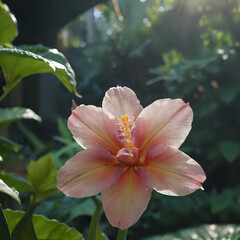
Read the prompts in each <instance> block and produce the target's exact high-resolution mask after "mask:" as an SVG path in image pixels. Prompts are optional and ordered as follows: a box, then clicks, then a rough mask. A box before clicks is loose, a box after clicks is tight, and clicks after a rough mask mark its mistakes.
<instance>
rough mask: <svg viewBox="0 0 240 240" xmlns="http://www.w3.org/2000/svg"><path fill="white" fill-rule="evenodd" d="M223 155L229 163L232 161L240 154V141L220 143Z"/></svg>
mask: <svg viewBox="0 0 240 240" xmlns="http://www.w3.org/2000/svg"><path fill="white" fill-rule="evenodd" d="M220 150H221V153H222V155H223V156H224V157H225V158H226V159H227V161H228V162H229V163H232V162H233V161H234V160H235V159H236V157H237V156H238V155H239V154H240V143H239V142H230V141H224V142H222V143H221V145H220Z"/></svg>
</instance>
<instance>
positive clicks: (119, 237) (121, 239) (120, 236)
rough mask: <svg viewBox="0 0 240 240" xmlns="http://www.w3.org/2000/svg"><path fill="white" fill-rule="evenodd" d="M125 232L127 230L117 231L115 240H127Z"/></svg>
mask: <svg viewBox="0 0 240 240" xmlns="http://www.w3.org/2000/svg"><path fill="white" fill-rule="evenodd" d="M127 231H128V229H124V230H121V229H119V230H118V235H117V240H126V239H127Z"/></svg>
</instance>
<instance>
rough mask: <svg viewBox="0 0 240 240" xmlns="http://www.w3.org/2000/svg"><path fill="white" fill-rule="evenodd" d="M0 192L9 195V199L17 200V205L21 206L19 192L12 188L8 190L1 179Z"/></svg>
mask: <svg viewBox="0 0 240 240" xmlns="http://www.w3.org/2000/svg"><path fill="white" fill-rule="evenodd" d="M0 192H3V193H5V194H7V195H9V196H10V197H12V198H14V199H15V200H17V201H18V203H19V204H21V200H20V198H19V192H18V191H17V190H15V189H14V188H10V187H9V186H8V185H7V184H6V183H5V182H4V181H3V180H2V179H0Z"/></svg>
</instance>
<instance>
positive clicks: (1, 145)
mask: <svg viewBox="0 0 240 240" xmlns="http://www.w3.org/2000/svg"><path fill="white" fill-rule="evenodd" d="M20 148H21V146H20V145H19V144H17V143H15V142H13V141H11V140H9V139H7V138H4V137H2V136H0V156H1V157H2V158H4V157H6V156H8V155H10V154H11V153H12V152H18V151H19V149H20Z"/></svg>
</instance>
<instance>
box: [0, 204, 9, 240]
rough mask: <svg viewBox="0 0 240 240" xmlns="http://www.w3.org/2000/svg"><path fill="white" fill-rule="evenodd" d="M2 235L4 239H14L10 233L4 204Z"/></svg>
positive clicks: (1, 220)
mask: <svg viewBox="0 0 240 240" xmlns="http://www.w3.org/2000/svg"><path fill="white" fill-rule="evenodd" d="M0 226H1V227H0V236H1V237H2V238H3V239H4V240H12V237H11V235H10V231H9V229H8V224H7V221H6V218H5V215H4V212H3V210H2V206H1V205H0Z"/></svg>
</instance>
